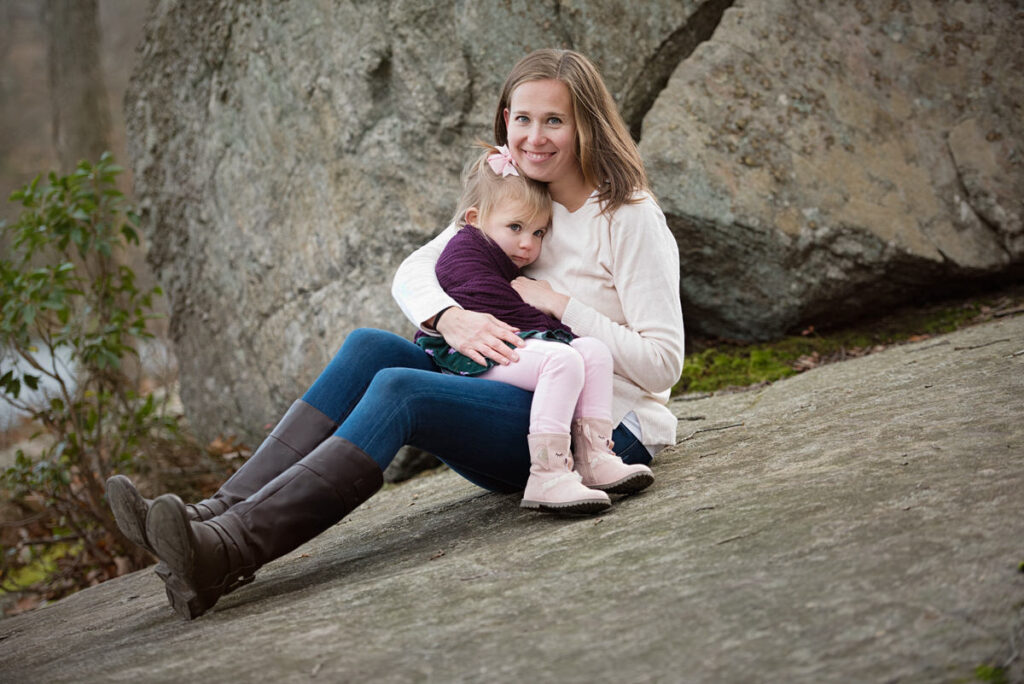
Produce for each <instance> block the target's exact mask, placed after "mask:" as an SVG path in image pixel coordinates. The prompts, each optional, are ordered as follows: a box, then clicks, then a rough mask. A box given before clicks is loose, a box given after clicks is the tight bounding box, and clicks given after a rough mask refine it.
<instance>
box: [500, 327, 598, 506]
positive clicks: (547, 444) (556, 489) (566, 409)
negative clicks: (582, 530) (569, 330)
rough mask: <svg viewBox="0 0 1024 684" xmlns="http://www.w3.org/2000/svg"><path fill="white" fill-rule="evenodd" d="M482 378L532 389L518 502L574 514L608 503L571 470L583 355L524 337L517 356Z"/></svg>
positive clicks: (560, 346)
mask: <svg viewBox="0 0 1024 684" xmlns="http://www.w3.org/2000/svg"><path fill="white" fill-rule="evenodd" d="M481 377H483V378H485V379H487V380H497V381H499V382H503V383H506V384H509V385H514V386H516V387H519V388H520V389H532V390H533V401H532V402H531V405H530V434H529V435H527V442H528V443H529V445H530V477H529V479H528V480H527V481H526V489H525V490H523V500H522V502H521V503H520V506H522V507H523V508H533V509H538V510H544V511H555V512H573V513H596V512H598V511H602V510H604V509H606V508H608V506H610V505H611V500H610V499H609V498H608V495H607V494H605V493H604V492H600V491H596V490H593V489H589V488H587V487H585V486H584V485H583V484H582V483H581V480H582V478H581V476H580V475H578V474H576V473H574V472H572V466H573V462H572V452H571V449H570V440H571V437H570V434H569V429H570V425H569V422H570V419H571V418H572V414H573V409H574V407H575V406H576V403H577V400H578V399H579V395H580V390H581V389H582V388H583V382H584V369H583V357H581V356H580V355H579V353H577V352H576V351H575V350H574V349H573V348H572V347H570V346H569V345H567V344H563V343H561V342H551V341H548V340H537V339H528V340H527V341H526V346H524V347H522V348H520V349H519V360H518V361H516V362H515V363H512V364H509V365H508V366H495V367H493V368H491V369H490V370H488V371H487V372H486V373H483V374H482V375H481Z"/></svg>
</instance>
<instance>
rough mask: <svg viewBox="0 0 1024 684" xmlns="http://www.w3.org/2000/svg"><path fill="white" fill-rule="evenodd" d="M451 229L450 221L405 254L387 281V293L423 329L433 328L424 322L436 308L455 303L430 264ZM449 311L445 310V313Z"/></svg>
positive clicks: (429, 320)
mask: <svg viewBox="0 0 1024 684" xmlns="http://www.w3.org/2000/svg"><path fill="white" fill-rule="evenodd" d="M455 233H456V230H455V226H454V224H453V225H450V226H448V227H447V228H445V229H444V230H443V231H441V233H440V234H438V235H437V237H435V238H434V239H433V240H431V241H430V242H428V243H426V244H425V245H423V246H422V247H420V248H419V249H417V250H416V251H415V252H413V253H412V254H410V255H409V256H407V257H406V258H405V260H404V261H402V264H401V265H400V266H399V267H398V270H397V271H396V272H395V277H394V280H392V282H391V296H392V297H394V299H395V301H396V302H397V303H398V307H399V308H400V309H401V310H402V313H403V314H405V317H406V318H408V319H409V320H410V321H411V322H412V324H413V325H415V326H416V327H418V328H420V329H421V330H423V331H424V332H433V331H434V328H433V326H432V325H428V324H429V323H432V322H433V320H434V317H435V316H436V315H437V314H438V312H440V311H441V310H442V309H445V308H447V307H449V306H457V303H456V302H455V300H454V299H452V298H451V297H449V296H448V295H447V294H445V291H444V290H443V289H442V288H441V285H440V284H439V283H438V282H437V276H436V275H435V274H434V264H436V263H437V259H438V257H440V256H441V252H443V251H444V248H445V246H446V245H447V244H448V241H449V240H451V239H452V237H453V236H454V235H455ZM451 314H452V312H451V311H449V312H448V313H446V314H445V316H449V315H451Z"/></svg>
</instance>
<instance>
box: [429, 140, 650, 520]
mask: <svg viewBox="0 0 1024 684" xmlns="http://www.w3.org/2000/svg"><path fill="white" fill-rule="evenodd" d="M455 223H456V225H457V226H458V228H459V232H458V233H457V234H456V235H455V237H453V238H452V239H451V241H450V242H449V243H448V245H447V246H446V247H445V249H444V251H443V252H442V254H441V256H440V258H439V259H438V261H437V265H436V268H435V272H436V274H437V278H438V282H439V283H440V285H441V287H442V288H443V289H444V290H445V292H447V293H448V295H449V296H450V297H452V299H454V300H455V301H457V302H458V303H459V305H460V306H462V307H463V308H466V309H470V310H473V311H480V312H484V313H489V314H492V315H494V316H495V317H497V318H498V319H499V320H501V321H504V322H505V323H507V324H509V325H511V326H514V327H516V328H518V329H519V333H518V334H519V336H520V337H523V338H524V339H525V340H526V344H525V346H524V347H522V348H520V349H519V350H518V354H519V360H518V361H516V362H514V363H511V364H509V365H507V366H502V365H496V364H494V362H492V361H489V362H488V364H489V365H487V366H483V365H480V364H478V363H476V362H475V361H473V360H472V359H470V358H468V357H466V356H464V355H462V354H460V353H459V352H457V351H455V350H454V349H452V348H451V347H449V346H448V345H447V344H446V343H445V342H444V339H443V338H440V337H432V336H428V335H423V334H420V335H418V336H417V340H416V341H417V343H418V344H419V345H420V346H421V347H422V348H423V349H424V350H425V351H426V352H427V354H430V355H431V357H432V358H433V361H434V363H435V364H436V365H437V366H438V367H440V368H441V369H443V370H445V371H448V372H451V373H456V374H459V375H479V376H480V377H482V378H486V379H488V380H497V381H499V382H505V383H508V384H511V385H514V386H516V387H519V388H522V389H525V390H532V391H533V393H534V395H533V403H532V405H531V408H530V432H529V435H528V436H527V441H528V444H529V448H530V463H531V465H530V477H529V480H528V481H527V483H526V490H525V491H524V493H523V501H522V503H521V506H522V507H524V508H534V509H540V510H550V511H556V512H573V513H594V512H597V511H601V510H604V509H605V508H607V507H608V506H610V505H611V501H610V499H609V498H608V494H607V493H606V492H612V493H629V492H636V491H639V490H641V489H643V488H645V487H647V486H648V485H650V484H651V483H652V482H653V481H654V475H653V474H652V473H651V470H650V469H649V468H648V467H647V466H645V465H641V464H633V465H626V464H625V463H623V462H622V460H621V459H620V458H619V457H618V456H616V455H615V453H614V452H613V451H612V450H611V446H612V444H611V441H610V440H609V438H608V437H607V436H608V435H610V434H611V430H612V427H613V426H612V425H611V412H612V370H613V362H612V357H611V352H610V351H609V350H608V347H606V346H605V344H604V343H603V342H601V341H600V340H598V339H597V338H595V337H575V336H574V335H573V334H572V330H570V329H569V327H568V326H566V325H564V324H563V323H562V322H561V321H559V320H557V319H555V318H553V317H551V316H549V315H547V314H545V313H544V312H542V311H540V310H539V309H536V308H534V307H532V306H530V305H528V304H526V303H525V302H524V301H523V300H522V298H521V297H520V296H519V294H518V293H516V291H515V290H514V289H513V288H512V285H511V281H512V280H513V279H514V278H515V277H516V276H518V275H520V273H519V270H520V269H521V268H523V267H525V266H528V265H529V264H531V263H533V262H534V261H535V260H536V259H537V257H538V256H539V255H540V250H541V243H542V241H543V239H544V235H545V233H546V232H547V231H548V230H550V226H551V197H550V195H549V194H548V192H547V188H546V186H545V185H543V184H541V183H537V182H535V181H532V180H529V179H527V178H526V177H524V176H520V175H519V173H518V172H517V171H516V168H515V164H514V162H513V161H512V157H511V156H510V155H509V152H508V148H506V147H504V146H502V147H500V148H493V147H488V149H487V151H486V152H485V153H484V154H483V155H481V157H480V158H479V159H477V160H476V161H475V162H473V163H472V164H470V165H469V166H468V167H467V169H466V172H465V173H464V174H463V193H462V197H461V199H460V201H459V206H458V209H457V211H456V214H455ZM443 314H444V312H443V311H442V312H441V314H440V315H438V316H437V318H436V319H435V320H434V323H435V325H436V323H437V319H439V318H440V317H441V315H443ZM570 423H571V425H570ZM570 429H571V431H572V434H571V435H570ZM572 441H575V444H574V445H573V446H574V447H575V448H574V450H573V451H572V452H571V451H570V443H571V442H572ZM574 466H575V472H574V471H573V467H574Z"/></svg>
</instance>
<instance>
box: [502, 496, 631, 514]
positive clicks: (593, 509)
mask: <svg viewBox="0 0 1024 684" xmlns="http://www.w3.org/2000/svg"><path fill="white" fill-rule="evenodd" d="M519 507H520V508H529V509H531V510H535V511H544V512H547V513H573V514H577V513H582V514H587V513H600V512H601V511H604V510H607V509H609V508H611V504H610V503H609V502H607V501H600V500H597V501H572V502H569V503H563V504H552V503H547V502H544V501H530V500H528V499H523V500H522V501H521V502H520V503H519Z"/></svg>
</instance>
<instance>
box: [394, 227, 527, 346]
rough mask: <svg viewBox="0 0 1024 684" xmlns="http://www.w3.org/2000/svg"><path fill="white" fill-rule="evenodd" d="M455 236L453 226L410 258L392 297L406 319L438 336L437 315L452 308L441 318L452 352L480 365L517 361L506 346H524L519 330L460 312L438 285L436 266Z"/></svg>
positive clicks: (398, 274)
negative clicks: (435, 329) (435, 324)
mask: <svg viewBox="0 0 1024 684" xmlns="http://www.w3.org/2000/svg"><path fill="white" fill-rule="evenodd" d="M455 233H456V229H455V226H454V224H453V225H450V226H448V227H447V228H445V229H444V230H443V231H441V233H440V234H439V235H438V236H437V237H435V238H434V239H433V240H431V241H430V242H428V243H426V244H425V245H423V246H422V247H420V248H419V249H417V250H416V251H415V252H413V253H412V254H410V255H409V256H408V257H406V258H405V260H404V261H403V262H402V264H401V265H400V266H399V267H398V271H396V272H395V278H394V280H393V281H392V283H391V296H392V297H394V299H395V301H396V302H397V303H398V307H399V308H400V309H401V310H402V313H403V314H405V317H406V318H408V319H409V320H410V321H411V322H412V324H413V325H415V326H417V327H418V328H420V329H422V330H423V331H424V332H431V333H432V332H434V328H433V325H432V324H433V321H434V319H435V318H436V317H437V314H438V313H440V312H441V311H442V310H444V309H446V308H448V307H452V308H450V309H448V311H446V312H445V314H444V316H443V317H442V318H441V321H440V323H439V327H438V328H437V332H439V333H440V334H441V335H442V336H443V337H444V339H445V342H447V343H448V344H449V345H451V347H452V349H455V350H456V351H458V352H461V353H462V354H465V355H466V356H468V357H469V358H471V359H473V360H474V361H476V362H477V363H480V364H483V363H484V357H487V358H489V359H491V360H492V361H496V362H497V363H501V364H507V363H509V362H511V361H516V360H518V359H519V355H518V354H517V353H516V351H515V349H511V348H509V346H508V345H507V344H505V342H506V341H508V342H511V343H512V344H514V345H516V346H517V347H521V346H522V345H523V340H522V339H521V338H520V337H519V336H518V335H516V334H515V329H514V328H513V327H512V326H509V325H505V324H504V323H502V322H501V321H499V320H498V319H497V318H495V317H494V316H491V315H490V314H483V313H477V312H475V311H465V310H464V309H462V308H460V307H459V306H458V304H457V303H456V301H455V300H454V299H452V298H451V297H449V296H448V295H447V294H445V291H444V290H443V289H442V288H441V286H440V284H438V282H437V276H436V275H435V273H434V265H435V264H436V263H437V259H438V257H439V256H441V252H443V251H444V248H445V246H446V245H447V244H448V241H449V240H451V239H452V236H454V235H455Z"/></svg>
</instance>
